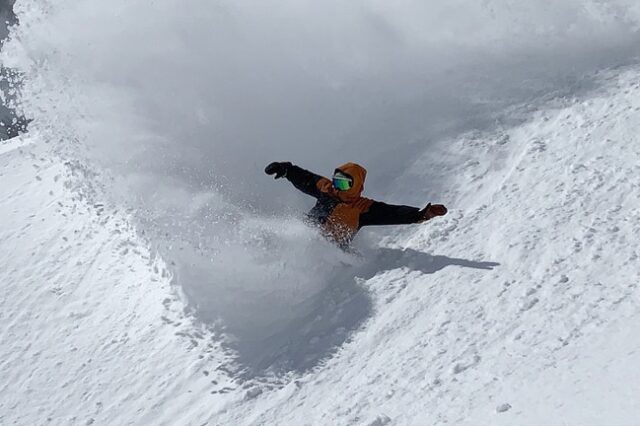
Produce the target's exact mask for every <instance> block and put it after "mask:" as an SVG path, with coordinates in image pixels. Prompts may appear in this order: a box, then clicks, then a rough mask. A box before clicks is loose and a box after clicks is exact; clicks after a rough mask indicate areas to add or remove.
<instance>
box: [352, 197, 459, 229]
mask: <svg viewBox="0 0 640 426" xmlns="http://www.w3.org/2000/svg"><path fill="white" fill-rule="evenodd" d="M446 213H447V208H446V207H445V206H443V205H441V204H433V205H432V204H431V203H429V204H427V206H426V207H425V208H423V209H422V210H421V209H419V208H417V207H410V206H396V205H393V204H386V203H382V202H380V201H374V202H373V204H371V207H369V210H367V211H366V212H365V213H363V214H361V215H360V226H370V225H408V224H411V223H420V222H424V221H427V220H429V219H431V218H433V217H435V216H443V215H445V214H446Z"/></svg>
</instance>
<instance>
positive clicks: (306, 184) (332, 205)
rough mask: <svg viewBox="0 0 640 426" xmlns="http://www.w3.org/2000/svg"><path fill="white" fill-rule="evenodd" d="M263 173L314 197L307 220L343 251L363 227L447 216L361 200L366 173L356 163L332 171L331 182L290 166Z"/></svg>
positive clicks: (433, 207)
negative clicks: (313, 203) (282, 179)
mask: <svg viewBox="0 0 640 426" xmlns="http://www.w3.org/2000/svg"><path fill="white" fill-rule="evenodd" d="M264 171H265V173H266V174H268V175H275V179H280V178H286V179H287V180H288V181H289V182H291V183H292V184H293V186H295V187H296V188H297V189H299V190H300V191H302V192H304V193H305V194H308V195H311V196H312V197H315V198H316V199H317V202H316V205H315V206H314V207H313V208H312V209H311V211H309V213H308V214H307V217H308V218H309V220H310V221H311V222H312V223H314V224H318V225H319V226H320V228H321V229H322V232H323V233H324V234H325V235H326V236H327V237H329V238H330V239H331V240H333V241H335V242H336V243H337V244H338V245H339V246H340V247H341V248H343V249H346V248H348V247H349V244H350V243H351V241H352V240H353V237H354V236H355V235H356V233H357V232H358V231H359V230H360V228H362V227H363V226H369V225H404V224H411V223H420V222H425V221H427V220H429V219H432V218H434V217H436V216H443V215H445V214H446V213H447V208H446V207H445V206H443V205H442V204H431V203H429V204H427V206H426V207H425V208H423V209H419V208H417V207H409V206H395V205H391V204H385V203H382V202H380V201H374V200H370V199H368V198H364V197H362V196H361V194H362V191H363V190H364V180H365V177H366V175H367V171H366V169H365V168H364V167H362V166H360V165H358V164H355V163H346V164H343V165H342V166H340V167H338V168H337V169H335V172H334V174H333V179H332V180H329V179H327V178H325V177H322V176H318V175H316V174H314V173H311V172H310V171H308V170H305V169H303V168H301V167H298V166H295V165H293V164H291V163H290V162H275V163H271V164H269V165H268V166H267V167H266V168H265V169H264Z"/></svg>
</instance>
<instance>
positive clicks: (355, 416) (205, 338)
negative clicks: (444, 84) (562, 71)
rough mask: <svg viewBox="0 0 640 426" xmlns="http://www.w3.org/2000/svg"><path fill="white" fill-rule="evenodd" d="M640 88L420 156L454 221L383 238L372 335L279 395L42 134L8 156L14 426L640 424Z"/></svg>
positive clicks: (5, 388)
mask: <svg viewBox="0 0 640 426" xmlns="http://www.w3.org/2000/svg"><path fill="white" fill-rule="evenodd" d="M639 75H640V73H639V72H638V70H637V69H635V68H628V69H621V70H613V71H609V72H606V73H602V74H601V75H600V76H599V78H600V82H601V83H602V87H600V88H599V89H597V90H596V91H595V92H593V93H589V94H588V95H587V96H584V97H580V98H564V99H556V100H555V101H554V102H553V103H552V104H544V105H541V106H540V108H539V110H538V111H536V112H535V113H533V115H532V118H531V119H530V120H529V121H528V122H526V123H524V124H523V125H521V126H517V127H514V128H508V129H499V130H495V131H492V132H489V133H470V134H466V135H464V137H461V138H459V139H457V140H456V141H452V142H451V143H445V144H443V145H442V147H441V150H442V152H441V154H442V155H440V156H437V157H435V156H433V155H428V156H425V157H424V158H422V159H420V160H419V161H418V162H417V163H416V165H415V170H414V171H413V172H415V173H420V170H424V169H436V170H437V171H434V172H433V173H442V174H443V175H447V176H455V178H451V180H450V181H449V183H450V185H449V187H450V188H451V189H450V190H449V191H447V192H446V193H445V194H444V195H442V199H443V200H444V201H447V202H448V203H450V204H452V205H453V206H455V207H454V208H453V209H452V212H451V214H450V215H449V216H448V217H446V218H444V219H443V220H440V221H433V222H432V223H428V224H425V225H421V226H417V227H413V228H405V229H401V230H395V231H389V232H387V233H386V235H385V237H384V238H383V240H382V246H383V247H386V248H378V249H371V250H372V252H370V253H367V255H368V256H372V258H373V259H375V260H376V261H375V262H373V263H374V266H375V267H373V269H371V268H372V265H368V267H369V275H371V272H374V276H364V277H361V278H357V282H358V285H359V286H360V287H361V288H362V289H363V291H365V292H366V293H367V294H368V295H369V296H370V297H371V300H372V304H373V308H372V312H371V313H370V316H369V317H368V318H367V319H366V321H365V323H364V324H363V325H362V326H361V328H360V329H359V331H357V332H355V333H353V334H352V335H351V337H350V338H349V340H348V341H347V342H346V343H345V344H344V345H343V346H342V347H341V348H340V349H339V351H338V352H337V353H336V354H335V355H334V356H333V357H331V358H330V359H328V360H327V361H326V362H323V363H322V364H321V365H320V366H318V367H317V368H316V369H314V370H312V371H309V372H305V373H300V374H294V375H289V376H287V377H285V378H283V379H282V380H281V381H280V385H277V386H271V385H269V386H267V385H264V383H262V384H261V383H260V382H259V381H251V380H249V381H244V380H241V379H239V378H234V377H229V374H228V373H227V372H226V371H227V370H226V369H225V368H222V369H220V370H217V371H216V368H217V367H218V366H221V365H224V357H225V356H226V355H224V354H225V351H223V350H222V349H221V348H220V343H219V339H216V337H215V336H212V335H209V334H207V333H208V332H207V330H205V329H201V328H199V327H200V326H198V325H197V323H196V324H194V323H193V322H192V318H189V317H185V316H184V313H183V312H182V309H183V305H182V303H183V302H182V301H181V299H180V298H179V297H178V294H177V293H176V292H177V289H176V288H175V287H171V285H170V277H169V275H168V273H166V272H163V271H165V268H164V266H163V265H162V261H161V260H160V259H157V258H155V257H154V256H152V255H151V254H150V253H149V250H148V249H147V248H146V247H145V244H144V243H143V242H141V241H140V240H139V238H138V237H137V236H136V235H135V232H134V231H133V230H132V229H131V227H130V226H129V225H128V224H127V216H126V215H125V214H123V213H121V212H117V211H112V210H110V209H109V208H108V207H104V206H100V205H87V204H86V201H83V200H79V199H77V196H74V193H73V192H72V191H70V190H69V189H67V188H65V185H64V182H65V181H69V179H70V177H69V176H68V175H67V174H68V173H69V170H73V169H69V166H68V165H67V166H66V167H65V166H64V165H60V164H57V163H56V162H55V161H53V160H51V159H47V158H45V157H42V151H41V148H39V147H38V145H37V144H33V143H32V141H33V140H37V138H38V136H32V137H31V138H27V139H24V140H15V139H14V140H11V141H9V142H7V143H4V144H3V145H2V154H1V157H0V158H1V160H2V164H1V172H2V182H3V185H2V191H3V194H2V200H3V201H2V203H3V204H2V210H1V211H2V221H1V223H2V232H1V233H0V242H1V247H2V252H3V259H4V261H3V268H2V283H3V298H2V309H1V310H0V312H2V346H1V349H0V350H1V351H2V353H1V359H2V364H1V367H0V368H1V370H0V371H2V376H3V380H2V383H3V385H2V390H1V392H0V395H1V396H2V398H1V400H0V404H1V405H0V407H1V409H0V412H1V413H2V414H1V416H2V417H1V419H2V422H3V423H5V424H11V423H17V424H37V423H41V422H45V421H47V420H49V419H50V421H51V422H53V423H54V424H75V423H77V424H87V423H91V422H95V423H97V424H129V423H132V424H161V423H165V424H176V423H177V424H203V423H207V422H208V423H209V424H441V423H455V424H473V425H478V424H510V425H511V424H518V425H520V424H524V425H526V424H532V425H533V424H558V425H562V424H602V423H609V424H618V425H632V424H635V422H636V419H637V416H638V414H639V411H640V406H639V405H638V403H637V397H636V395H638V394H639V393H638V392H640V389H639V383H640V382H639V381H638V380H637V379H638V377H637V374H636V373H635V371H636V370H637V368H636V366H637V363H638V362H639V361H640V352H639V350H640V339H638V337H637V333H636V331H637V330H636V329H637V320H638V318H639V317H638V315H639V307H640V305H639V304H638V302H639V300H638V296H639V294H638V292H639V290H638V278H639V274H640V268H638V256H639V254H640V253H639V252H638V248H637V245H636V244H635V241H637V240H638V238H639V237H640V221H639V220H638V219H639V216H640V200H639V197H640V192H639V191H638V187H639V186H640V173H639V172H640V170H639V169H640V161H639V160H640V158H639V157H640V145H638V143H637V140H636V139H637V136H636V134H635V129H637V128H638V124H639V121H640V116H639V114H638V111H640V102H639V101H638V99H640V96H639V95H640V84H639V83H638V82H639V79H638V76H639ZM459 164H464V166H463V168H462V169H461V168H460V167H459V166H458V165H459ZM431 166H433V167H431ZM454 171H457V173H454ZM359 272H362V270H360V271H359ZM360 275H363V274H360ZM365 275H366V274H365ZM320 320H322V321H331V318H320ZM189 336H191V337H189ZM207 342H209V343H207ZM308 344H309V345H310V346H311V347H312V346H313V345H314V342H313V341H309V342H308ZM214 383H215V384H214ZM225 387H226V388H227V389H225V390H224V391H223V392H222V393H221V392H220V391H221V390H222V389H223V388H225Z"/></svg>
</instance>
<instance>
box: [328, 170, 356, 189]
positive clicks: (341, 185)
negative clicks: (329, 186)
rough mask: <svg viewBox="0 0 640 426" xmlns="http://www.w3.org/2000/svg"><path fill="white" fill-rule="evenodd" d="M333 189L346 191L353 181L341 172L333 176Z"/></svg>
mask: <svg viewBox="0 0 640 426" xmlns="http://www.w3.org/2000/svg"><path fill="white" fill-rule="evenodd" d="M332 182H333V187H334V188H335V189H337V190H338V191H348V190H349V189H351V187H352V186H353V179H351V178H350V177H349V176H347V175H345V174H344V173H341V172H336V173H335V174H334V175H333V181H332Z"/></svg>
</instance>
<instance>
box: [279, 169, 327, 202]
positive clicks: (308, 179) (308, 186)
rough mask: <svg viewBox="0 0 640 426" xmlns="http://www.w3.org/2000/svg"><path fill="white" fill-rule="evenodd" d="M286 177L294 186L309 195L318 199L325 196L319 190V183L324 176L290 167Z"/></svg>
mask: <svg viewBox="0 0 640 426" xmlns="http://www.w3.org/2000/svg"><path fill="white" fill-rule="evenodd" d="M285 177H286V178H287V180H288V181H289V182H291V183H292V184H293V186H295V187H296V188H297V189H299V190H300V191H302V192H304V193H305V194H307V195H311V196H312V197H316V198H319V197H321V196H322V195H323V193H322V192H321V191H320V189H318V181H320V179H322V176H319V175H317V174H315V173H311V172H310V171H308V170H305V169H303V168H302V167H298V166H290V167H289V169H288V170H287V174H286V175H285Z"/></svg>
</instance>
